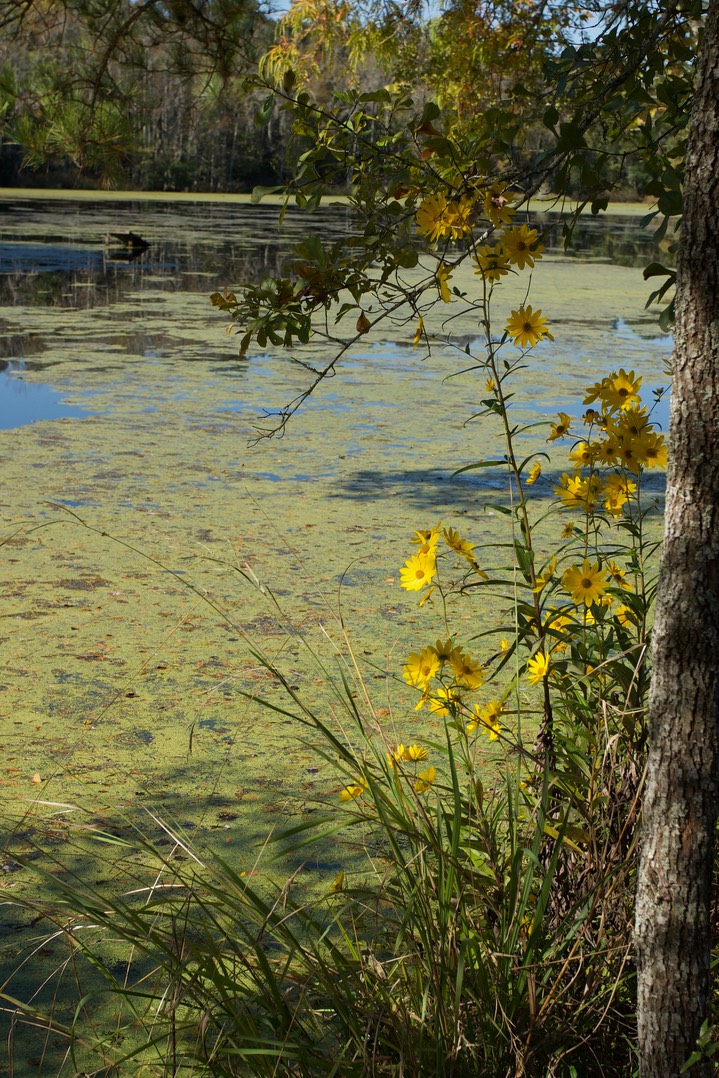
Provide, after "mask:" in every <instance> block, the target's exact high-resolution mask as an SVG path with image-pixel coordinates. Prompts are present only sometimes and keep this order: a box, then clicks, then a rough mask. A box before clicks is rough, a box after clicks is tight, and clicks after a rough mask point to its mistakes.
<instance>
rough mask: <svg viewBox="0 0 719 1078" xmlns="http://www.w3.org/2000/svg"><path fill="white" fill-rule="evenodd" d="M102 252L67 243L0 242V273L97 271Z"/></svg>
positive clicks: (101, 262)
mask: <svg viewBox="0 0 719 1078" xmlns="http://www.w3.org/2000/svg"><path fill="white" fill-rule="evenodd" d="M102 255H103V253H102V250H97V249H96V248H95V249H94V248H92V247H88V246H79V245H73V244H69V243H67V244H66V243H63V244H60V243H57V244H56V243H23V242H19V243H12V242H11V243H7V242H6V243H0V273H53V272H54V273H57V272H58V271H60V272H66V273H67V272H72V271H75V270H88V269H96V268H97V269H101V268H102V264H103V259H102Z"/></svg>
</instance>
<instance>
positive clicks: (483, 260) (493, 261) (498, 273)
mask: <svg viewBox="0 0 719 1078" xmlns="http://www.w3.org/2000/svg"><path fill="white" fill-rule="evenodd" d="M472 261H473V263H474V266H475V270H474V272H475V273H477V274H479V276H480V277H483V278H484V279H485V281H489V283H490V284H495V283H496V282H497V281H498V280H499V279H500V277H504V276H505V274H507V273H509V259H508V258H507V256H506V254H505V253H504V251H503V250H502V245H501V244H499V243H497V244H495V245H494V247H490V245H489V244H488V243H485V245H484V247H480V248H479V250H478V251H477V253H476V255H475V256H474V258H473V259H472Z"/></svg>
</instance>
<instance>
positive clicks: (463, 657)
mask: <svg viewBox="0 0 719 1078" xmlns="http://www.w3.org/2000/svg"><path fill="white" fill-rule="evenodd" d="M450 666H451V667H452V673H453V674H454V679H455V681H456V683H457V684H458V685H461V686H462V688H464V689H479V688H480V687H481V686H482V685H483V684H484V681H485V678H486V674H485V671H484V667H482V666H480V664H479V663H478V662H477V660H476V659H472V658H470V656H469V655H467V654H466V653H465V652H463V651H462V650H461V649H460V648H455V650H454V651H453V652H452V656H451V658H450Z"/></svg>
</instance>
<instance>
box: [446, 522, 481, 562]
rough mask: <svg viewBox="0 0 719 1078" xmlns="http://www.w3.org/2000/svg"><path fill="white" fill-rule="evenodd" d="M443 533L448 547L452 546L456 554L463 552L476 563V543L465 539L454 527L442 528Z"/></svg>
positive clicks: (468, 559)
mask: <svg viewBox="0 0 719 1078" xmlns="http://www.w3.org/2000/svg"><path fill="white" fill-rule="evenodd" d="M442 535H443V536H444V540H445V542H446V544H447V546H448V547H451V549H452V550H454V552H455V553H456V554H461V555H462V557H463V558H466V559H467V561H468V562H470V563H471V564H472V565H474V564H475V560H474V543H470V542H469V540H468V539H463V538H462V536H461V535H460V534H459V532H458V531H455V529H454V528H442Z"/></svg>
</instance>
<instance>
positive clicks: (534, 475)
mask: <svg viewBox="0 0 719 1078" xmlns="http://www.w3.org/2000/svg"><path fill="white" fill-rule="evenodd" d="M541 474H542V465H541V463H540V461H538V460H535V462H534V464H533V465H532V467H531V468H530V469H529V475H528V476H527V478H526V480H525V482H526V484H527V486H528V487H531V485H532V483H536V482H537V480H538V479H539V477H540V475H541Z"/></svg>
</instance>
